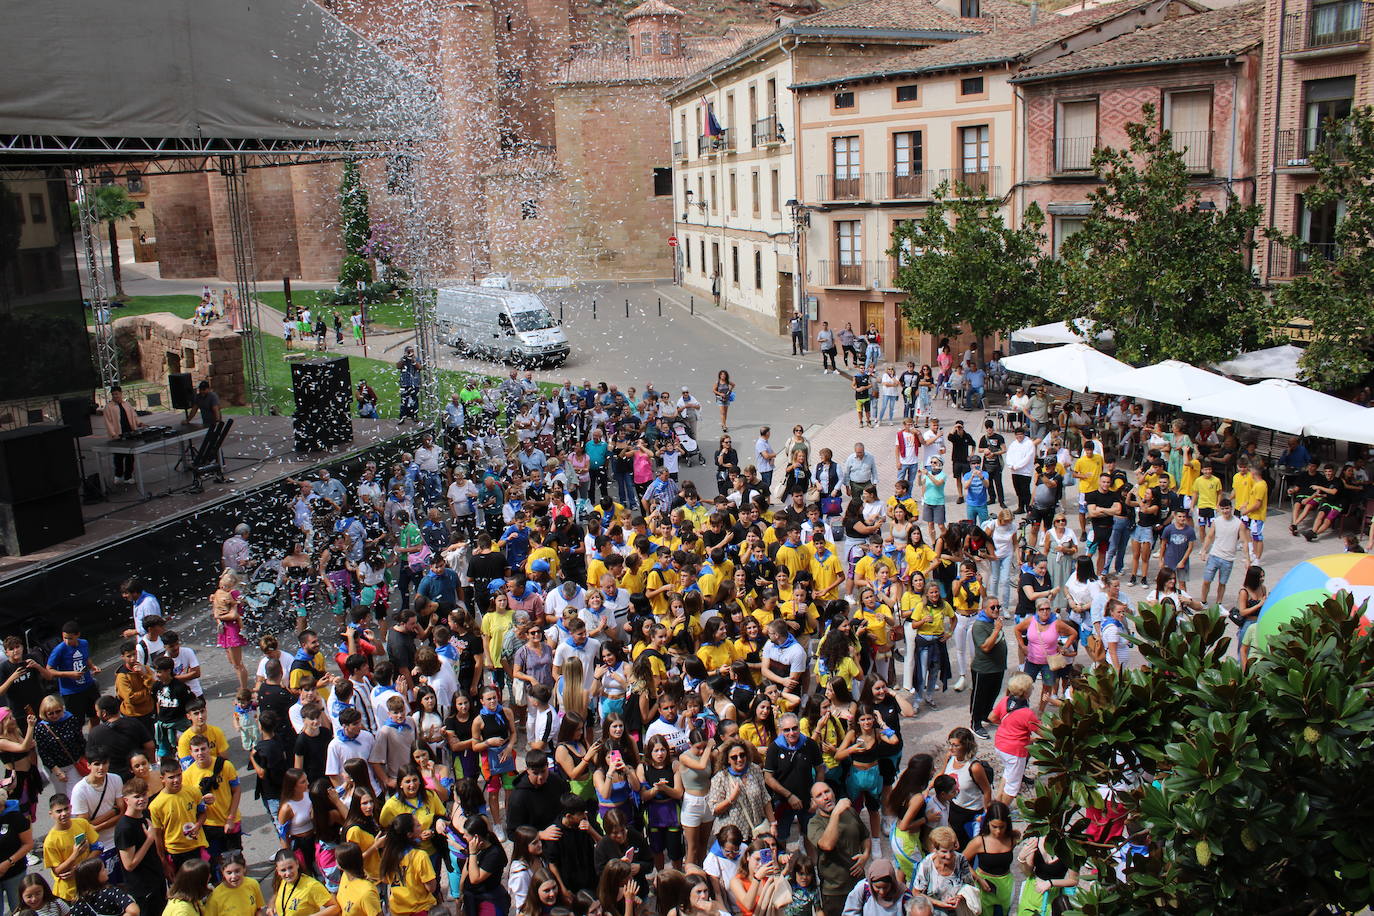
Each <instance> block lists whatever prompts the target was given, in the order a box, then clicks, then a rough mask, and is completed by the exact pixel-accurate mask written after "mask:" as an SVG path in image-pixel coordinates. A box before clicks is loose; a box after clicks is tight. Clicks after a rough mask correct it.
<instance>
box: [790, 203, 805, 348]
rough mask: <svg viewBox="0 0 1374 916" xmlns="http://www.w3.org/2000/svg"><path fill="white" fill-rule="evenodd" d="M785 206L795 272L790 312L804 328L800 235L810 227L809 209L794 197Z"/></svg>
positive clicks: (802, 265)
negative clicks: (789, 223) (788, 215)
mask: <svg viewBox="0 0 1374 916" xmlns="http://www.w3.org/2000/svg"><path fill="white" fill-rule="evenodd" d="M785 206H786V207H787V211H788V213H790V214H791V216H792V265H793V270H795V271H796V273H795V275H794V276H793V278H792V311H793V312H795V313H797V314H799V315H801V316H802V323H803V327H804V326H805V323H806V321H807V318H808V316H807V315H806V313H805V311H804V310H803V309H802V301H803V287H804V286H805V284H806V271H805V269H804V264H803V260H802V258H803V255H802V248H803V246H802V233H803V232H805V231H806V230H807V229H808V228H810V226H811V208H810V207H808V206H806V204H804V203H802V202H801V201H799V200H797V199H796V198H795V197H794V198H791V199H789V200H788V201H787V203H786V205H785Z"/></svg>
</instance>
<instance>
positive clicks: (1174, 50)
mask: <svg viewBox="0 0 1374 916" xmlns="http://www.w3.org/2000/svg"><path fill="white" fill-rule="evenodd" d="M1263 34H1264V3H1263V0H1253V2H1249V3H1243V4H1241V5H1239V6H1232V7H1227V8H1225V9H1218V10H1211V11H1209V12H1205V13H1198V14H1197V15H1195V16H1184V17H1183V18H1181V19H1173V20H1170V21H1168V22H1162V23H1160V24H1159V25H1153V26H1148V27H1146V28H1143V29H1140V30H1138V31H1135V32H1131V33H1129V34H1126V35H1122V36H1120V37H1117V38H1113V39H1111V40H1110V41H1104V42H1102V44H1100V45H1094V46H1092V47H1088V48H1083V49H1082V50H1079V51H1074V52H1072V53H1070V54H1065V55H1064V56H1063V57H1057V58H1055V59H1054V60H1051V61H1046V62H1045V63H1043V64H1041V65H1040V66H1038V67H1031V68H1029V69H1027V70H1022V71H1021V72H1020V73H1019V74H1017V76H1016V78H1015V80H1013V82H1021V81H1023V80H1032V79H1044V78H1046V77H1049V76H1059V75H1066V74H1070V75H1071V74H1073V73H1075V72H1080V71H1091V70H1101V69H1104V68H1117V67H1125V66H1130V65H1131V64H1155V63H1167V62H1174V61H1184V60H1198V59H1200V58H1209V57H1223V56H1230V55H1235V54H1239V53H1242V52H1244V51H1246V50H1249V49H1250V48H1253V47H1255V46H1256V45H1258V44H1259V43H1260V41H1261V40H1262V37H1263Z"/></svg>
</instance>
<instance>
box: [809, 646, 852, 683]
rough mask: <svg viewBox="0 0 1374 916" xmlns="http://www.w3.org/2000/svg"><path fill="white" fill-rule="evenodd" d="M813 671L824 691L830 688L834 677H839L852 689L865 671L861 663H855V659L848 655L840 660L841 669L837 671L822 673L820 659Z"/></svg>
mask: <svg viewBox="0 0 1374 916" xmlns="http://www.w3.org/2000/svg"><path fill="white" fill-rule="evenodd" d="M811 670H812V671H813V672H814V673H815V675H816V684H817V686H819V687H820V688H821V689H822V690H824V689H825V688H826V687H828V686H830V679H831V678H832V677H837V678H839V679H840V680H842V681H844V682H846V683H847V684H849V685H850V686H851V687H853V686H854V682H855V681H856V680H857V679H858V678H859V677H861V676H862V675H863V670H862V669H860V668H859V663H858V662H856V661H854V659H852V658H850V657H849V656H848V655H846V656H845V657H844V658H843V659H841V660H840V664H839V667H838V669H837V670H835V671H826V672H822V671H821V660H820V659H819V658H817V659H816V663H815V664H814V665H812V666H811Z"/></svg>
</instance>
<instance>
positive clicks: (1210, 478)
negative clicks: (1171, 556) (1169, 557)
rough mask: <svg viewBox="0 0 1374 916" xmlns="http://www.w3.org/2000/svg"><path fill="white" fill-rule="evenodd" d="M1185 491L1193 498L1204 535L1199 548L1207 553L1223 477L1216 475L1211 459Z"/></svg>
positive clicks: (1198, 521)
mask: <svg viewBox="0 0 1374 916" xmlns="http://www.w3.org/2000/svg"><path fill="white" fill-rule="evenodd" d="M1184 492H1185V493H1186V494H1187V495H1188V496H1190V497H1191V498H1192V500H1193V508H1194V509H1196V510H1197V526H1198V528H1200V529H1201V531H1200V532H1199V534H1200V535H1201V537H1202V543H1200V544H1199V545H1198V548H1199V549H1200V550H1201V551H1202V552H1203V554H1204V555H1205V554H1206V552H1207V549H1208V548H1209V547H1211V537H1212V536H1213V535H1214V534H1215V532H1213V530H1212V520H1213V519H1215V518H1216V517H1217V501H1218V500H1219V499H1221V478H1220V477H1218V476H1217V475H1216V472H1215V471H1214V470H1213V468H1212V463H1211V462H1210V461H1209V462H1207V463H1206V464H1204V465H1203V466H1202V472H1201V473H1200V474H1198V476H1197V478H1196V479H1195V480H1194V481H1193V485H1192V486H1191V487H1190V488H1189V489H1187V490H1185V491H1184Z"/></svg>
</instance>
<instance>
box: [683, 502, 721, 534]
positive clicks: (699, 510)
mask: <svg viewBox="0 0 1374 916" xmlns="http://www.w3.org/2000/svg"><path fill="white" fill-rule="evenodd" d="M679 508H680V509H682V517H683V518H685V519H687V521H689V522H691V523H692V528H693V529H695V530H696V531H700V530H701V529H702V528H705V527H706V523H707V522H708V521H709V520H710V518H711V513H712V512H713V511H715V510H714V509H712V507H710V506H708V505H706V503H703V502H698V503H697V504H696V505H695V506H689V505H687V504H686V503H683V504H682V505H681V506H679Z"/></svg>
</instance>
